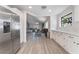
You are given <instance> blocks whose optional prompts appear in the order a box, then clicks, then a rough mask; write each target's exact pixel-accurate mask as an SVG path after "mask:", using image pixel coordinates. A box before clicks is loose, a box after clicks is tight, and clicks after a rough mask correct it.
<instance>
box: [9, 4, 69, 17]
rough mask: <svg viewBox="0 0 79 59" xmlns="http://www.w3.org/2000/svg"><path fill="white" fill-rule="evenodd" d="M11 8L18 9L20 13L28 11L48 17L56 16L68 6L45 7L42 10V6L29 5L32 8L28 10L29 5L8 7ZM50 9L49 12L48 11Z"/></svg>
mask: <svg viewBox="0 0 79 59" xmlns="http://www.w3.org/2000/svg"><path fill="white" fill-rule="evenodd" d="M8 6H9V7H11V8H18V9H19V10H21V11H30V12H32V13H34V14H36V15H38V16H49V15H50V14H55V15H56V14H58V13H60V12H62V11H63V10H64V9H65V8H67V7H68V6H69V5H46V8H45V9H42V8H41V6H42V5H31V6H32V8H31V9H29V8H28V7H29V5H8ZM49 9H51V12H48V10H49Z"/></svg>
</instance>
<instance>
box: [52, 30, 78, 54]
mask: <svg viewBox="0 0 79 59" xmlns="http://www.w3.org/2000/svg"><path fill="white" fill-rule="evenodd" d="M52 38H53V39H54V40H55V41H56V42H57V43H58V44H59V45H60V46H62V47H63V48H64V49H65V50H66V51H68V52H69V53H74V54H77V53H79V37H78V36H76V35H72V34H69V33H64V32H59V31H53V32H52Z"/></svg>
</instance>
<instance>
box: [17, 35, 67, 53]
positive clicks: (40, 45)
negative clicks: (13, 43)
mask: <svg viewBox="0 0 79 59" xmlns="http://www.w3.org/2000/svg"><path fill="white" fill-rule="evenodd" d="M27 39H28V41H27V43H25V44H24V45H23V47H22V48H21V49H20V51H19V52H18V54H67V52H66V51H65V50H64V49H63V48H61V47H60V46H59V45H58V44H57V43H56V42H55V41H54V40H53V39H47V38H45V37H44V35H41V36H34V35H32V34H28V36H27Z"/></svg>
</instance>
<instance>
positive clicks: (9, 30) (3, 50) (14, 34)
mask: <svg viewBox="0 0 79 59" xmlns="http://www.w3.org/2000/svg"><path fill="white" fill-rule="evenodd" d="M19 48H20V21H19V16H17V15H8V14H3V13H0V54H13V53H17V51H18V49H19Z"/></svg>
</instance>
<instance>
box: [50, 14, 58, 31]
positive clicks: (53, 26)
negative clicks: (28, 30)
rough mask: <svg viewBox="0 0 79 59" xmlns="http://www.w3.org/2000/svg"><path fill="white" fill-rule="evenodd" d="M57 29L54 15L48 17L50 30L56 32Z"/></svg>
mask: <svg viewBox="0 0 79 59" xmlns="http://www.w3.org/2000/svg"><path fill="white" fill-rule="evenodd" d="M56 27H57V19H56V16H55V15H51V16H50V30H56Z"/></svg>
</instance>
